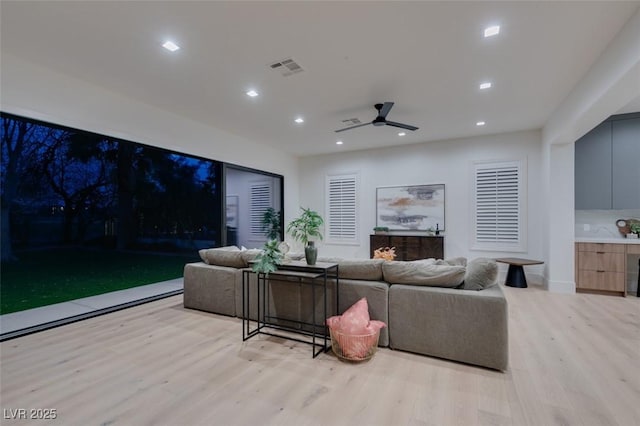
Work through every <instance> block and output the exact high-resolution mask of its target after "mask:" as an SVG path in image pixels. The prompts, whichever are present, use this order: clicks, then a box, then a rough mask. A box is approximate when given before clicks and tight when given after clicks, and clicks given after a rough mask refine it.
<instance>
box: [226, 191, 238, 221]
mask: <svg viewBox="0 0 640 426" xmlns="http://www.w3.org/2000/svg"><path fill="white" fill-rule="evenodd" d="M225 214H226V218H227V226H228V227H230V228H237V227H238V196H237V195H227V205H226V212H225Z"/></svg>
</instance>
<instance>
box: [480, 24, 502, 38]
mask: <svg viewBox="0 0 640 426" xmlns="http://www.w3.org/2000/svg"><path fill="white" fill-rule="evenodd" d="M499 33H500V25H493V26H491V27H487V28H485V29H484V36H485V37H491V36H494V35H497V34H499Z"/></svg>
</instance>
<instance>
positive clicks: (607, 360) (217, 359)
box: [0, 288, 640, 426]
mask: <svg viewBox="0 0 640 426" xmlns="http://www.w3.org/2000/svg"><path fill="white" fill-rule="evenodd" d="M505 292H506V293H507V297H508V299H509V312H510V317H509V321H510V323H509V327H510V329H509V332H510V367H509V370H508V371H507V372H506V373H500V372H495V371H491V370H486V369H483V368H478V367H473V366H469V365H463V364H459V363H455V362H451V361H446V360H440V359H435V358H430V357H426V356H420V355H415V354H410V353H404V352H399V351H392V350H389V349H380V350H379V351H378V353H377V354H376V355H375V357H374V358H373V359H372V360H371V361H369V362H367V363H363V364H347V363H343V362H340V361H339V360H338V359H336V358H335V357H334V356H332V355H331V354H330V353H329V354H322V355H320V356H319V357H318V358H316V359H311V350H310V346H308V345H304V344H300V343H293V342H291V341H285V340H281V339H278V338H272V337H268V336H264V337H263V336H258V337H256V338H254V339H252V340H249V341H247V342H245V343H243V342H242V339H241V322H240V321H239V320H238V319H235V318H228V317H223V316H217V315H212V314H207V313H203V312H198V311H192V310H188V309H184V308H183V307H182V296H175V297H172V298H170V299H165V300H162V301H159V302H154V303H150V304H146V305H143V306H139V307H136V308H131V309H127V310H124V311H120V312H117V313H113V314H109V315H105V316H102V317H98V318H94V319H90V320H87V321H83V322H79V323H75V324H71V325H67V326H64V327H60V328H57V329H53V330H49V331H46V332H41V333H38V334H33V335H30V336H26V337H22V338H18V339H14V340H10V341H7V342H3V343H1V344H0V361H1V365H0V373H1V382H0V387H1V389H0V405H1V408H2V409H3V413H2V420H1V423H2V424H3V425H5V424H6V425H10V424H20V425H23V424H29V422H28V421H25V420H20V421H13V420H8V419H6V417H10V416H9V412H8V410H9V409H12V410H15V409H19V408H25V409H37V408H44V409H48V408H53V409H56V411H57V419H56V420H55V421H51V422H47V421H41V420H32V421H31V423H32V424H38V425H42V424H49V423H51V424H61V425H111V424H113V425H147V424H148V425H151V424H153V425H196V424H203V425H263V424H271V425H296V426H297V425H341V424H358V425H475V424H482V425H485V424H486V425H507V424H513V425H536V426H537V425H624V426H626V425H629V426H631V425H640V299H638V298H635V297H627V298H621V297H609V296H597V295H588V294H578V295H562V294H552V293H548V292H546V291H544V290H541V289H539V288H528V289H513V288H505ZM425 326H426V327H428V326H429V325H428V324H425Z"/></svg>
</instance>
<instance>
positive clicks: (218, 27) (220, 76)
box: [1, 1, 640, 155]
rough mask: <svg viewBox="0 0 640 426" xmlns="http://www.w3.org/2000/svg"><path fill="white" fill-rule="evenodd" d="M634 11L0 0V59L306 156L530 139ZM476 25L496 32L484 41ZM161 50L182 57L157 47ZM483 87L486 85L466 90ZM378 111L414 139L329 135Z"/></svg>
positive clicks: (582, 6)
mask: <svg viewBox="0 0 640 426" xmlns="http://www.w3.org/2000/svg"><path fill="white" fill-rule="evenodd" d="M639 4H640V2H637V1H636V2H612V1H604V2H591V1H589V2H480V1H475V2H448V3H445V2H362V1H357V2H270V1H261V2H242V1H236V2H186V1H172V2H171V1H170V2H156V1H137V2H118V1H114V2H93V1H91V2H28V1H20V2H13V1H2V6H1V7H2V9H1V12H2V13H1V15H2V16H1V43H2V45H1V46H2V51H9V52H11V53H13V54H14V55H17V56H19V57H22V58H24V59H26V60H28V61H31V62H35V63H39V64H42V65H44V66H46V67H50V68H53V69H56V70H58V71H61V72H64V73H67V74H70V75H73V76H76V77H78V78H81V79H84V80H86V81H89V82H92V83H94V84H97V85H100V86H103V87H106V88H108V89H110V90H113V91H115V92H120V93H123V94H125V95H127V96H130V97H132V98H135V99H137V100H139V101H142V102H144V103H147V104H151V105H155V106H157V107H160V108H163V109H166V110H169V111H172V112H174V113H177V114H180V115H183V116H185V117H189V118H191V119H194V120H198V121H202V122H205V123H208V124H210V125H212V126H215V127H218V128H220V129H223V130H226V131H228V132H231V133H233V134H236V135H239V136H242V137H245V138H248V139H251V140H254V141H258V142H261V143H266V144H271V145H274V146H276V147H279V148H281V149H283V150H286V151H288V152H291V153H293V154H296V155H310V154H318V153H328V152H336V151H340V150H354V149H365V148H372V147H381V146H390V145H398V144H401V143H419V142H426V141H433V140H443V139H450V138H460V137H467V136H473V135H478V134H493V133H501V132H508V131H516V130H525V129H536V128H541V127H542V126H543V125H544V123H545V122H546V120H547V119H548V117H549V116H550V114H551V113H552V112H553V111H554V109H555V108H556V107H557V106H558V105H559V104H560V103H561V101H562V100H563V99H564V98H565V97H566V96H567V95H568V93H569V92H570V91H571V89H572V87H573V86H574V85H575V84H576V83H577V82H578V81H579V80H580V78H581V77H582V76H583V75H584V74H585V73H586V71H587V70H588V69H589V67H590V66H591V65H592V64H593V63H594V62H595V61H596V59H597V58H598V56H599V55H600V54H601V53H602V51H603V50H604V49H605V48H606V46H607V44H608V43H609V42H610V41H611V40H612V39H613V37H614V36H615V35H616V34H617V33H618V31H619V30H620V29H621V28H622V27H623V26H624V24H625V23H626V21H627V20H628V19H629V18H630V17H631V16H632V15H633V13H634V12H635V11H636V10H637V9H638V6H639ZM491 24H499V25H500V26H501V32H500V35H498V36H496V37H492V38H487V39H485V38H483V36H482V31H483V29H484V28H485V27H487V26H489V25H491ZM168 38H171V39H172V40H174V41H175V42H176V43H178V44H179V45H180V46H181V47H182V48H181V49H180V50H179V51H177V52H176V53H173V54H172V53H170V52H168V51H166V50H165V49H163V48H162V47H160V45H161V44H162V43H163V42H164V41H165V40H166V39H168ZM288 57H293V58H294V59H295V60H297V61H298V62H299V63H300V64H301V65H302V66H303V68H304V69H305V71H304V72H302V73H300V74H294V75H292V76H289V77H282V76H281V75H280V74H279V73H277V72H275V71H273V70H271V69H269V67H268V66H267V65H268V64H270V63H272V62H275V61H277V60H281V59H284V58H288ZM485 80H488V81H491V82H493V85H494V87H493V88H492V89H490V90H488V91H483V92H481V91H480V90H479V89H478V85H479V83H481V82H483V81H485ZM249 88H255V89H256V90H258V91H259V92H260V96H259V97H257V98H249V97H248V96H246V95H245V92H246V91H247V90H248V89H249ZM385 101H394V102H395V103H396V105H395V106H394V108H393V109H392V110H391V113H390V114H389V116H388V119H389V120H393V121H398V122H403V123H408V124H412V125H416V126H418V127H420V129H419V130H418V131H416V132H407V133H408V134H407V136H404V137H399V136H397V133H398V130H397V129H395V128H392V127H388V126H384V127H374V126H366V127H362V128H359V129H355V130H351V131H347V132H344V133H334V130H335V129H338V128H341V127H343V124H342V122H341V121H342V120H345V119H349V118H354V117H356V118H359V119H360V120H362V121H363V122H364V121H371V120H372V119H373V118H374V117H375V115H376V111H375V109H374V108H373V105H374V104H375V103H379V102H385ZM297 115H302V116H304V118H305V120H306V122H305V123H304V124H302V125H298V124H296V123H294V122H293V119H294V118H295V117H296V116H297ZM480 120H482V121H485V122H486V123H487V124H486V125H485V126H484V127H477V126H476V125H475V123H476V122H477V121H480ZM338 139H341V140H343V141H344V145H342V146H341V147H339V146H336V145H335V142H336V141H337V140H338Z"/></svg>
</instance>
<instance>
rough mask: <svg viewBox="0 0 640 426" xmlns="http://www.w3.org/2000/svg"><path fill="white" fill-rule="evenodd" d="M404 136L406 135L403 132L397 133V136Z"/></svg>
mask: <svg viewBox="0 0 640 426" xmlns="http://www.w3.org/2000/svg"><path fill="white" fill-rule="evenodd" d="M404 135H406V133H405V132H400V133H398V136H404Z"/></svg>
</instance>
